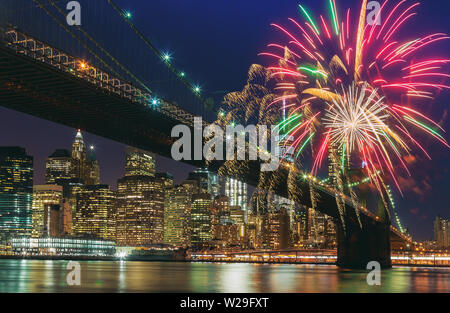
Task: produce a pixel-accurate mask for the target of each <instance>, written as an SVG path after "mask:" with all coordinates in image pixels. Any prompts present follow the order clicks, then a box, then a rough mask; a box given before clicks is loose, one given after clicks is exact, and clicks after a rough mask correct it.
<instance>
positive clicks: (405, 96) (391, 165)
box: [261, 0, 450, 204]
mask: <svg viewBox="0 0 450 313" xmlns="http://www.w3.org/2000/svg"><path fill="white" fill-rule="evenodd" d="M418 6H419V3H412V4H408V1H407V0H402V1H399V2H398V3H397V4H395V5H390V3H389V0H386V1H385V2H384V3H383V4H382V5H381V9H380V11H379V12H378V13H377V15H376V16H374V21H376V20H378V19H379V18H380V17H381V16H382V17H383V18H382V19H381V20H382V23H380V24H379V25H377V23H373V25H369V24H367V22H366V18H367V13H368V12H366V8H367V0H362V1H361V9H360V11H359V12H358V14H357V15H356V18H353V17H352V10H351V9H347V10H346V11H344V12H345V13H344V14H343V15H340V14H339V11H338V8H337V6H336V3H335V1H334V0H329V7H330V14H324V15H319V16H318V17H317V18H315V17H314V16H313V15H312V14H310V13H309V12H308V10H307V8H306V7H305V6H302V5H299V13H300V15H301V16H303V17H304V21H303V22H299V21H298V20H296V19H293V18H289V26H286V27H284V26H280V25H278V24H271V25H272V26H274V27H275V28H276V29H277V30H278V31H280V32H281V33H282V35H283V38H284V39H285V40H284V41H283V42H282V43H271V44H269V45H268V49H269V50H268V51H266V52H263V53H261V55H263V56H266V57H269V58H272V59H273V60H275V61H276V64H275V65H273V66H270V67H268V69H269V70H270V71H271V77H272V78H274V79H276V81H277V85H276V87H275V90H276V92H277V93H278V96H277V97H276V98H275V99H274V101H273V102H272V103H270V104H269V106H268V107H271V106H276V107H279V108H281V110H282V111H283V116H286V117H285V118H284V119H283V120H282V121H281V122H280V124H279V127H280V131H283V130H284V132H285V135H284V137H283V138H285V139H286V140H285V142H284V145H287V144H289V145H290V146H291V147H293V149H294V151H295V156H296V157H300V155H301V154H302V152H303V151H304V150H305V147H307V146H308V145H309V146H310V147H311V151H312V153H313V156H314V160H313V165H312V169H311V171H312V174H314V175H315V174H316V173H317V171H318V169H319V168H321V166H322V165H323V162H324V159H325V158H324V156H325V155H326V152H328V154H329V155H330V159H340V160H341V163H342V166H341V167H340V168H342V169H343V168H344V163H345V162H347V163H350V162H352V160H353V161H354V162H357V163H355V164H364V165H365V166H364V170H365V171H366V172H367V177H369V178H370V181H371V182H372V183H373V184H374V185H375V186H376V187H377V189H378V190H379V193H380V195H381V196H382V198H383V200H385V199H384V196H385V195H386V193H387V187H386V185H387V181H386V178H385V177H386V175H385V172H386V173H387V174H388V175H387V176H388V177H390V179H391V180H392V181H394V182H395V184H396V185H397V187H398V190H399V191H400V192H401V188H400V185H399V184H398V182H397V179H396V176H397V175H396V173H395V169H396V168H398V166H396V163H399V164H401V167H403V168H404V170H405V171H406V172H407V173H409V170H408V168H407V166H406V164H405V162H404V160H403V159H404V156H406V155H409V154H411V153H413V152H414V151H416V150H417V151H421V152H423V153H424V154H425V155H426V156H427V157H428V158H430V156H429V154H428V152H427V151H426V150H425V148H424V147H423V146H422V145H421V144H420V142H419V139H418V138H416V137H415V136H414V135H413V134H414V133H415V132H416V131H420V132H424V133H426V134H428V135H430V136H432V137H434V138H435V139H437V140H438V141H440V142H441V143H442V144H444V145H445V146H446V147H450V146H449V145H448V144H447V142H446V140H445V139H444V137H443V136H442V134H441V133H442V132H443V131H444V130H443V129H442V128H441V127H440V126H439V125H438V124H437V123H435V122H434V121H432V119H431V118H429V117H427V116H426V115H425V114H423V113H421V112H420V110H419V109H418V108H417V107H418V106H419V105H422V104H423V102H424V101H430V100H431V99H434V96H435V94H436V93H437V92H441V91H444V90H448V89H450V87H449V86H448V85H447V84H446V83H445V80H446V79H447V78H448V77H450V75H448V74H447V73H446V72H445V71H444V69H445V67H446V66H447V65H448V64H449V63H450V60H449V59H421V57H422V55H423V53H422V52H423V50H424V49H426V48H428V47H430V46H431V45H432V44H435V43H438V42H440V41H442V40H446V39H450V37H448V36H447V35H446V34H444V33H435V34H430V35H425V36H422V37H417V38H415V39H413V40H410V39H406V40H404V39H402V38H401V37H400V33H399V30H401V29H402V27H403V26H405V25H406V24H407V23H409V22H411V20H412V18H413V17H414V16H415V15H416V14H417V13H416V12H415V10H416V9H417V7H418ZM327 15H328V16H329V17H330V18H329V19H327V17H326V16H327ZM419 52H420V55H419V54H418V53H419ZM338 90H341V92H339V91H338ZM287 138H290V140H287ZM292 138H294V139H293V140H292ZM337 153H339V154H340V155H339V157H338V156H337ZM339 172H343V171H340V169H339ZM336 175H338V173H336ZM340 175H341V176H344V177H341V180H340V183H338V185H341V186H340V187H338V186H336V188H337V189H341V190H342V185H344V183H343V181H342V180H345V179H346V178H345V173H344V174H342V173H340ZM350 193H352V191H351V190H350ZM386 203H387V201H385V204H386Z"/></svg>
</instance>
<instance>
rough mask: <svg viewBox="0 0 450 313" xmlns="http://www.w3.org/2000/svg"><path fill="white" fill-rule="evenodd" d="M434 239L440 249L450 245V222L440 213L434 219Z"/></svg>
mask: <svg viewBox="0 0 450 313" xmlns="http://www.w3.org/2000/svg"><path fill="white" fill-rule="evenodd" d="M434 240H435V241H436V248H438V249H447V248H449V247H450V222H449V221H448V220H446V219H444V218H442V217H440V216H439V215H438V216H436V219H435V220H434Z"/></svg>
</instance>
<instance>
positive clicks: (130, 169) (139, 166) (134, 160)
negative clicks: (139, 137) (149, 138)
mask: <svg viewBox="0 0 450 313" xmlns="http://www.w3.org/2000/svg"><path fill="white" fill-rule="evenodd" d="M125 176H150V177H154V176H155V155H154V154H153V153H150V152H146V151H143V150H139V149H136V148H132V147H127V149H126V160H125Z"/></svg>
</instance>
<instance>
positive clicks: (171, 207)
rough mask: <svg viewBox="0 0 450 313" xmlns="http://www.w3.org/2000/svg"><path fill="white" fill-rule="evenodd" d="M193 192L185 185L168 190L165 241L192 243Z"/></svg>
mask: <svg viewBox="0 0 450 313" xmlns="http://www.w3.org/2000/svg"><path fill="white" fill-rule="evenodd" d="M191 201H192V192H191V191H190V190H189V189H188V188H185V186H175V187H172V188H169V189H167V190H166V193H165V205H164V243H166V244H170V245H174V246H182V247H188V246H189V245H190V211H191Z"/></svg>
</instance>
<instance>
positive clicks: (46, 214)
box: [32, 185, 64, 238]
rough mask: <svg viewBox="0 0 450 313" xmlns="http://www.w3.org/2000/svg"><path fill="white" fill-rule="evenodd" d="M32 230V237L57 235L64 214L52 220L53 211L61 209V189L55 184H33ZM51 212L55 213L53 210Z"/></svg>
mask: <svg viewBox="0 0 450 313" xmlns="http://www.w3.org/2000/svg"><path fill="white" fill-rule="evenodd" d="M32 208H33V215H32V220H33V231H32V237H34V238H40V237H44V236H51V235H52V236H53V237H57V236H58V235H59V234H60V229H61V228H62V227H61V225H60V224H63V223H64V216H63V215H62V216H61V220H60V219H59V212H58V220H56V221H55V220H52V218H51V214H52V209H53V211H55V210H57V208H58V210H59V209H61V212H62V214H64V211H63V189H62V187H61V186H57V185H35V186H33V205H32ZM53 214H55V213H54V212H53Z"/></svg>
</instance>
